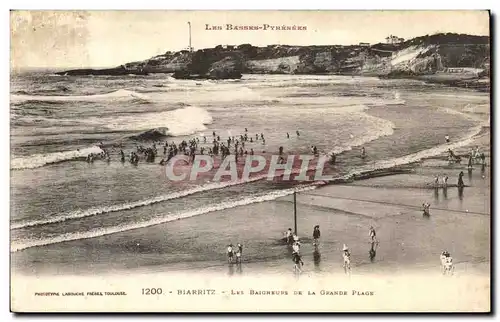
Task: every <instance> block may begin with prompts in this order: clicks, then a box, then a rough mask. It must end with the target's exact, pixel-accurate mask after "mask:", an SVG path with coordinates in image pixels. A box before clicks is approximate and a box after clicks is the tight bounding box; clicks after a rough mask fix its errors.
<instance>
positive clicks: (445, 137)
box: [444, 134, 450, 143]
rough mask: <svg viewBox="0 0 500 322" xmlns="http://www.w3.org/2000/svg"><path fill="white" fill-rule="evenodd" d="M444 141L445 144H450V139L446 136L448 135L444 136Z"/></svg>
mask: <svg viewBox="0 0 500 322" xmlns="http://www.w3.org/2000/svg"><path fill="white" fill-rule="evenodd" d="M444 139H445V140H446V143H450V137H449V136H448V134H446V135H445V136H444Z"/></svg>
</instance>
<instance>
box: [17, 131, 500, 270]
mask: <svg viewBox="0 0 500 322" xmlns="http://www.w3.org/2000/svg"><path fill="white" fill-rule="evenodd" d="M488 143H489V135H488V133H485V134H483V135H482V136H480V137H478V138H477V139H476V140H475V141H474V142H473V144H472V145H471V146H476V145H481V146H482V151H485V152H486V155H487V156H489V151H487V150H486V148H487V144H488ZM469 148H470V147H463V148H462V151H468V149H469ZM487 164H489V157H488V158H487ZM460 171H464V172H465V173H467V171H466V165H464V164H461V165H455V164H454V165H449V164H448V162H447V161H446V159H445V158H443V157H441V156H437V157H434V158H430V159H426V160H423V161H422V162H420V163H419V164H415V165H413V170H412V172H411V173H408V174H395V175H390V176H382V177H375V178H370V179H366V180H358V181H354V182H352V183H348V184H338V185H329V186H324V187H320V188H318V189H315V190H312V191H305V192H302V193H298V195H297V226H298V235H299V237H301V240H302V243H303V246H302V248H301V253H302V254H303V260H304V262H305V265H304V274H306V275H311V274H312V275H315V274H323V273H339V272H342V267H341V265H342V259H341V248H342V246H343V244H347V245H349V247H350V249H351V253H352V258H353V259H352V261H353V274H361V275H365V274H377V273H381V272H385V273H387V272H393V273H396V272H402V273H404V272H407V271H417V272H418V271H420V270H422V271H426V272H427V271H430V272H434V273H435V272H438V271H439V254H440V253H441V252H442V251H443V250H445V249H446V250H448V251H449V252H450V253H451V254H452V255H453V257H454V261H455V264H456V270H457V274H465V275H467V274H470V273H473V274H476V273H478V274H480V275H482V276H487V275H488V274H489V265H490V250H489V244H490V213H491V212H490V172H489V171H490V168H489V167H488V166H487V167H486V168H485V171H484V172H482V171H481V169H480V166H475V168H474V170H473V171H472V172H471V173H470V174H469V175H467V174H466V176H465V179H464V181H465V184H466V188H465V189H464V192H463V194H462V195H460V194H459V191H458V188H456V186H455V187H453V185H456V180H457V174H458V172H460ZM445 174H446V175H448V176H449V177H450V179H449V185H450V187H448V188H447V189H442V188H439V189H434V188H433V186H434V185H433V181H434V177H435V176H436V175H439V176H443V175H445ZM423 202H429V203H430V204H431V216H430V218H425V217H423V216H422V208H421V205H422V203H423ZM316 224H318V225H320V227H321V232H322V236H321V246H320V253H321V258H320V260H314V256H313V246H312V228H313V226H314V225H316ZM370 226H373V227H374V228H375V229H376V231H377V236H378V239H379V242H380V244H379V246H378V248H377V249H376V257H375V258H374V260H373V262H372V261H370V258H369V255H368V253H369V250H370V244H369V237H368V228H369V227H370ZM288 227H292V228H293V198H292V196H286V197H282V198H278V199H276V200H273V201H267V202H261V203H253V204H250V205H246V206H240V207H236V208H230V209H225V210H221V211H214V212H210V213H207V214H204V215H203V216H193V217H191V218H185V219H182V220H177V221H172V222H168V223H165V224H160V225H155V226H151V227H147V228H141V229H135V230H130V231H126V232H123V233H116V234H111V235H107V236H102V237H97V238H91V239H81V240H77V241H68V242H63V243H56V244H52V245H47V246H43V247H36V248H28V249H25V250H23V251H20V252H15V253H13V254H12V262H13V267H17V268H18V271H17V272H18V273H19V272H21V273H26V274H36V275H45V274H48V275H53V274H61V273H71V272H72V273H76V272H77V273H78V275H93V274H99V275H101V274H104V275H106V273H107V272H113V274H116V272H123V274H127V275H129V274H135V273H138V274H147V273H154V272H164V273H171V272H187V271H192V272H197V273H200V272H215V273H219V274H229V275H233V274H243V275H254V274H259V273H261V274H268V273H277V274H288V273H287V272H289V274H292V266H293V264H292V262H291V253H290V252H291V250H290V249H289V248H288V247H287V246H284V245H283V244H282V243H281V242H280V240H279V239H280V238H281V237H282V234H283V232H284V230H286V229H287V228H288ZM471 241H473V242H471ZM229 243H233V244H236V243H242V244H243V245H244V252H243V264H242V265H241V267H235V266H234V265H228V264H227V263H226V258H225V247H226V245H227V244H229ZM68 259H71V260H68Z"/></svg>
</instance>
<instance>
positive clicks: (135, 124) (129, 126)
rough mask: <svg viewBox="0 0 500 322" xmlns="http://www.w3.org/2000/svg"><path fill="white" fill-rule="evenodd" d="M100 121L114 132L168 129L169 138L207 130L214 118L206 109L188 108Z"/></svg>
mask: <svg viewBox="0 0 500 322" xmlns="http://www.w3.org/2000/svg"><path fill="white" fill-rule="evenodd" d="M100 121H101V122H102V123H103V124H104V126H106V127H107V128H108V129H110V130H114V131H148V130H152V129H156V128H168V135H169V136H182V135H189V134H193V133H196V132H199V131H203V130H206V126H205V125H207V124H211V123H212V122H213V119H212V116H211V115H210V113H209V112H207V111H206V110H205V109H203V108H200V107H195V106H187V107H184V108H179V109H175V110H170V111H165V112H159V113H144V114H137V115H125V116H119V117H106V118H100Z"/></svg>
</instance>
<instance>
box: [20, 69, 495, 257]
mask: <svg viewBox="0 0 500 322" xmlns="http://www.w3.org/2000/svg"><path fill="white" fill-rule="evenodd" d="M489 104H490V98H489V95H488V94H487V93H480V92H475V91H473V90H469V89H463V88H452V87H446V86H442V85H438V84H426V83H424V82H420V81H416V80H402V79H393V80H388V79H378V78H375V77H352V76H331V75H324V76H323V75H321V76H320V75H248V74H245V75H243V77H242V78H241V79H240V80H220V81H217V80H176V79H174V78H172V77H171V76H170V75H168V74H154V75H148V76H136V75H129V76H120V77H115V76H79V77H75V76H60V75H56V74H53V72H51V71H22V72H19V73H16V74H13V75H11V88H10V142H11V161H10V170H11V214H10V225H11V226H10V236H11V246H10V251H11V252H12V253H14V252H20V251H23V250H25V249H27V248H33V247H43V246H44V245H52V244H57V243H63V242H67V241H75V240H82V239H92V238H98V237H100V236H106V235H111V234H116V233H126V232H128V231H132V230H135V229H138V228H145V227H152V226H155V225H159V224H165V223H168V222H171V221H177V220H182V219H185V218H190V217H194V216H204V215H206V214H208V213H210V212H213V211H216V210H223V209H232V208H236V207H239V206H242V205H250V204H254V203H260V202H264V201H269V200H274V199H277V198H280V197H283V196H287V195H290V194H292V193H293V192H294V191H304V190H314V189H317V188H318V187H320V186H321V185H324V184H327V183H325V182H315V181H310V182H301V183H297V182H286V181H280V180H274V179H273V180H268V179H267V178H265V177H254V178H252V179H251V180H248V181H244V180H238V181H232V180H226V181H223V182H217V181H216V180H213V178H212V177H211V176H202V177H201V178H199V179H197V180H193V181H190V180H185V181H180V182H173V181H171V180H169V178H167V177H166V175H165V167H164V166H161V165H159V164H158V163H159V161H160V159H161V157H160V158H157V160H156V161H155V162H154V163H147V162H144V161H143V160H141V161H140V162H139V164H138V165H133V164H131V163H129V162H123V163H122V162H120V156H119V151H120V149H123V151H124V152H125V154H127V155H128V154H129V153H130V152H131V151H136V148H137V145H143V146H151V145H152V144H153V142H151V141H138V140H137V136H138V135H140V134H142V133H144V132H146V131H148V130H152V129H158V128H161V129H162V130H163V131H164V133H165V135H164V136H163V137H161V138H158V139H157V141H158V142H156V144H157V146H158V151H159V153H160V154H162V152H163V146H162V144H163V143H164V142H165V141H166V142H168V143H169V144H171V143H172V142H175V143H176V144H178V143H180V142H181V141H182V140H190V139H193V138H195V139H196V138H197V139H199V140H200V142H201V143H200V145H204V144H203V142H204V137H205V138H208V140H207V144H206V146H207V147H208V146H210V142H211V140H212V139H213V134H212V133H213V132H215V133H216V134H217V135H219V136H220V138H221V141H223V142H224V141H226V139H227V138H228V137H232V136H235V137H236V138H238V137H239V136H240V135H242V134H244V133H245V128H246V129H247V130H248V135H249V137H252V138H253V139H254V142H247V143H246V146H245V148H246V149H248V150H249V149H250V148H252V149H254V151H255V154H260V155H264V156H265V157H266V158H268V157H270V156H271V155H272V154H277V151H278V148H279V147H280V146H282V147H283V148H284V151H285V154H310V153H311V147H312V146H316V147H317V149H318V151H319V153H320V154H322V155H328V154H331V153H335V154H336V155H337V162H336V163H335V165H331V166H327V169H326V172H327V173H329V174H330V175H332V176H333V177H334V178H341V179H349V178H355V177H356V175H360V174H368V175H369V173H371V172H374V171H377V170H380V169H385V168H390V167H394V166H402V165H407V164H412V163H415V162H419V161H420V160H422V159H425V158H431V157H435V156H438V155H442V154H443V153H446V151H447V150H448V149H449V148H451V149H453V150H456V149H460V148H463V147H465V146H467V145H470V144H471V142H472V141H473V140H474V138H475V137H476V136H477V135H479V134H481V133H482V132H483V131H485V129H488V128H489V122H490V118H489V110H490V105H489ZM297 131H298V132H299V134H300V136H298V135H297V134H296V133H297ZM261 133H262V134H263V135H264V136H265V138H266V142H265V144H263V142H262V140H255V135H256V134H258V135H259V136H260V134H261ZM287 133H288V134H289V137H287ZM446 135H448V136H449V137H450V139H451V142H450V143H448V144H447V143H446V142H445V136H446ZM99 144H102V145H103V146H105V147H106V149H108V151H110V154H111V161H110V162H106V161H103V160H96V161H94V162H93V163H88V162H86V161H85V157H86V156H87V155H88V154H89V153H93V152H99V151H100V148H99ZM362 147H364V148H365V149H366V153H367V158H360V149H361V148H362ZM358 197H359V196H358ZM249 227H250V228H251V221H249ZM284 229H285V227H284Z"/></svg>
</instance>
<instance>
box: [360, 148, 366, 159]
mask: <svg viewBox="0 0 500 322" xmlns="http://www.w3.org/2000/svg"><path fill="white" fill-rule="evenodd" d="M361 158H363V159H364V158H366V150H365V147H362V148H361Z"/></svg>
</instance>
